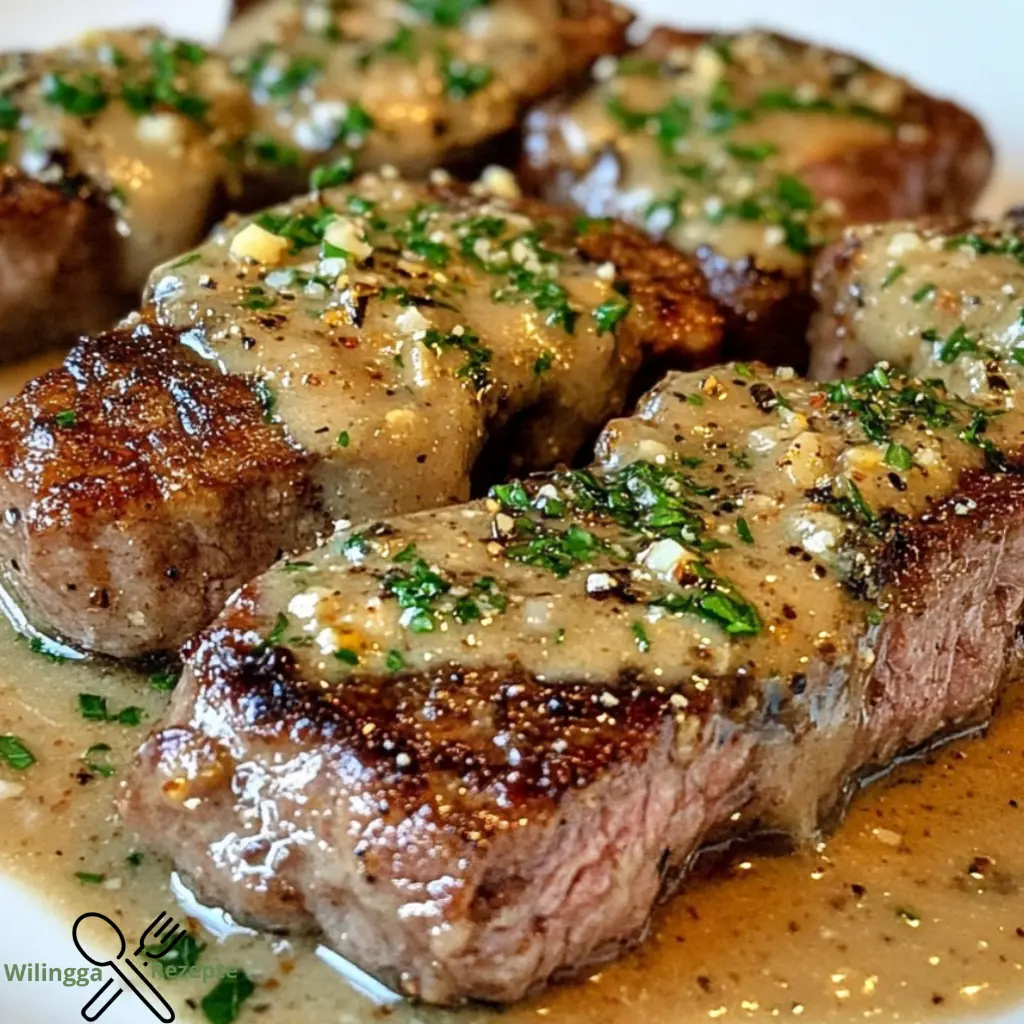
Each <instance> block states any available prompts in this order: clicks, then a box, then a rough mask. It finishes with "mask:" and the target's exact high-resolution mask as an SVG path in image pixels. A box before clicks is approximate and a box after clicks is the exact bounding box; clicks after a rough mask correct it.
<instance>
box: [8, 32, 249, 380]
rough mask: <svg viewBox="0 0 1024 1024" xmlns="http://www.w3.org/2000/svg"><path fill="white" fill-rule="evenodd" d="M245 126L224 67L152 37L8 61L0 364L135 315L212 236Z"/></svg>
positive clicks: (104, 35)
mask: <svg viewBox="0 0 1024 1024" xmlns="http://www.w3.org/2000/svg"><path fill="white" fill-rule="evenodd" d="M249 117H250V106H249V102H248V97H247V95H246V91H245V89H244V88H243V87H242V86H241V85H240V84H239V83H238V82H236V81H235V80H234V79H233V78H232V77H231V74H230V72H229V70H228V65H227V62H226V61H225V60H223V59H221V58H219V57H217V56H215V55H213V54H210V53H208V52H207V51H206V50H205V49H203V48H202V47H201V46H198V45H197V44H193V43H187V42H185V41H182V40H178V39H173V38H169V37H167V36H164V35H162V34H160V33H158V32H156V31H154V30H152V29H141V30H138V31H133V32H95V33H92V34H91V35H90V36H89V37H88V39H86V40H83V41H81V42H79V43H76V44H74V45H72V46H64V47H59V48H56V49H54V50H50V51H48V52H45V53H32V54H27V53H13V54H0V157H2V158H0V360H8V359H14V358H18V357H19V356H22V355H25V354H27V353H28V352H31V351H38V350H39V349H41V348H43V347H46V346H49V345H54V344H57V343H61V342H70V341H71V340H72V339H74V338H75V337H76V336H77V335H79V334H81V333H84V332H86V331H90V330H102V329H104V328H106V327H109V326H110V325H111V324H112V323H113V322H114V321H115V319H116V318H117V317H118V316H120V315H121V314H123V313H125V312H127V311H128V310H129V309H131V307H132V306H133V305H134V304H135V303H136V302H137V300H138V296H139V292H140V291H141V289H142V286H143V285H144V284H145V282H146V277H147V275H148V274H149V272H150V270H152V268H153V267H154V266H155V265H156V264H157V263H160V262H161V261H163V260H166V259H169V258H170V257H171V256H173V255H174V254H175V253H177V252H180V251H181V250H182V249H184V248H186V247H187V246H189V245H193V244H194V243H195V242H196V241H197V240H198V239H199V238H201V237H202V235H203V233H204V232H205V231H206V229H207V228H208V227H209V224H210V221H211V217H212V215H213V213H214V211H215V210H216V208H217V206H218V205H219V204H220V203H221V202H222V201H223V196H224V192H225V190H226V189H227V187H228V184H229V178H230V174H229V163H228V161H227V159H226V157H225V151H226V150H227V149H228V148H230V147H232V146H235V145H238V144H240V142H241V140H242V138H243V137H244V135H245V133H246V132H247V130H248V128H249ZM182 197H186V198H185V200H184V201H183V200H182Z"/></svg>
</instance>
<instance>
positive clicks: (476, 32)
mask: <svg viewBox="0 0 1024 1024" xmlns="http://www.w3.org/2000/svg"><path fill="white" fill-rule="evenodd" d="M569 9H570V10H571V7H570V8H569ZM566 10H567V9H566V6H565V5H564V4H560V3H559V2H557V0H526V2H522V0H493V2H489V0H465V2H460V3H458V4H451V3H447V4H445V3H434V2H431V0H344V2H339V0H306V2H297V0H272V2H270V3H265V4H262V5H259V6H257V7H256V9H255V10H254V11H253V12H252V13H250V14H247V15H245V16H243V17H242V18H240V19H239V20H238V21H237V22H235V24H234V25H233V26H232V27H231V28H230V29H229V31H228V35H227V38H226V40H225V47H224V48H225V51H226V52H227V53H229V54H233V55H235V61H234V64H233V67H234V68H235V71H236V73H237V74H239V75H240V77H242V78H243V79H244V80H245V81H247V83H248V84H249V87H250V89H251V93H252V97H253V101H254V103H255V107H256V111H255V122H256V123H255V130H254V133H253V136H252V137H251V139H250V140H249V142H248V144H247V147H246V163H247V165H248V167H249V170H250V171H251V172H253V173H254V174H256V175H263V176H266V177H268V178H274V177H275V176H276V177H278V178H288V177H292V178H293V179H294V178H295V177H296V176H297V175H298V176H299V180H300V181H301V180H304V178H303V177H302V176H303V175H304V173H305V172H306V171H308V169H309V167H311V166H312V165H314V164H315V163H317V162H322V161H323V160H324V159H328V158H331V157H332V156H333V157H337V156H338V155H339V154H341V153H344V152H352V153H354V154H355V155H356V159H357V161H358V163H359V166H360V167H364V168H367V169H370V168H374V167H379V166H380V165H381V164H382V163H390V164H393V165H395V166H397V167H399V168H401V169H402V170H403V171H405V172H406V173H408V174H410V175H422V174H425V173H426V172H427V171H428V170H430V169H432V168H433V167H435V166H437V165H438V163H439V159H443V158H444V156H445V154H453V153H454V154H461V153H463V152H465V151H466V150H468V149H469V147H471V146H473V145H475V144H477V143H479V142H480V141H481V140H487V139H490V138H493V137H494V136H497V135H500V134H501V133H502V132H505V131H507V130H509V129H511V128H513V127H514V124H515V120H516V117H517V115H518V112H519V110H520V108H521V106H522V105H523V103H524V102H526V101H527V100H529V99H530V98H536V97H539V96H542V95H544V94H545V93H546V92H548V91H550V90H551V89H552V88H554V87H555V86H556V85H557V83H558V82H559V81H561V80H564V79H565V78H566V77H571V76H572V74H573V73H574V72H578V71H580V70H582V69H583V68H584V67H585V66H586V64H587V61H588V52H589V50H590V48H591V47H593V46H594V44H595V43H597V44H598V47H599V49H598V50H597V51H596V52H595V53H593V54H592V56H596V55H597V53H600V52H604V47H605V46H607V48H608V49H616V48H618V46H619V45H620V40H621V33H622V31H623V29H624V26H625V24H626V20H627V19H626V16H625V15H623V14H622V12H618V11H615V10H614V9H613V8H612V7H610V6H609V7H607V8H603V9H602V8H601V7H600V5H597V4H593V5H578V7H577V9H576V10H575V11H573V14H575V15H576V17H578V18H579V26H578V27H577V28H576V29H574V28H573V26H572V25H571V23H570V22H569V21H568V18H567V14H566ZM591 13H593V14H595V15H597V18H598V21H599V22H600V24H599V25H598V24H596V23H595V26H594V29H593V30H592V31H593V34H592V35H590V36H589V37H588V36H587V31H588V30H587V28H586V26H587V20H586V17H587V15H588V14H591ZM571 16H572V15H570V16H569V17H571ZM576 32H578V33H579V36H578V37H577V36H576V35H575V34H574V33H576ZM604 33H607V39H606V40H605V39H603V38H602V35H603V34H604Z"/></svg>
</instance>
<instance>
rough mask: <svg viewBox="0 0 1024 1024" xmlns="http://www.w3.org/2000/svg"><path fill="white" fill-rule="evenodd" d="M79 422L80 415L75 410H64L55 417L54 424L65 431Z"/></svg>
mask: <svg viewBox="0 0 1024 1024" xmlns="http://www.w3.org/2000/svg"><path fill="white" fill-rule="evenodd" d="M77 420H78V413H76V412H75V410H74V409H62V410H61V411H60V412H59V413H57V415H56V416H54V417H53V422H54V423H56V424H57V426H58V427H61V428H62V429H64V430H67V429H68V428H69V427H73V426H74V425H75V423H76V422H77Z"/></svg>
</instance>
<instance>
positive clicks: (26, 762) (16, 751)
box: [0, 733, 36, 772]
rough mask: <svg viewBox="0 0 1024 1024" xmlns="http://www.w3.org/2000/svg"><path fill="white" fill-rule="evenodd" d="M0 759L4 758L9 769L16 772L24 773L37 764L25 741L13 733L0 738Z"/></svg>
mask: <svg viewBox="0 0 1024 1024" xmlns="http://www.w3.org/2000/svg"><path fill="white" fill-rule="evenodd" d="M0 758H3V760H4V763H5V764H6V765H7V767H8V768H13V769H14V770H15V771H16V772H23V771H25V769H26V768H31V767H32V765H34V764H35V763H36V759H35V757H34V755H33V754H32V751H30V750H29V749H28V747H26V746H25V743H24V741H23V740H22V739H20V738H19V737H17V736H14V735H12V734H11V733H7V735H6V736H0Z"/></svg>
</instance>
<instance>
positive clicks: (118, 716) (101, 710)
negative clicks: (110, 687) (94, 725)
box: [78, 693, 146, 725]
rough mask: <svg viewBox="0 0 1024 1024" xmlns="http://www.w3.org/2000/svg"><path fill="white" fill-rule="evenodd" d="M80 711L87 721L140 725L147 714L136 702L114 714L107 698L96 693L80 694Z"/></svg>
mask: <svg viewBox="0 0 1024 1024" xmlns="http://www.w3.org/2000/svg"><path fill="white" fill-rule="evenodd" d="M78 711H79V714H81V716H82V717H83V718H84V719H86V720H87V721H90V722H117V723H118V724H120V725H139V724H140V723H141V721H142V719H143V718H144V717H145V714H146V713H145V711H144V710H143V709H142V708H140V707H136V706H135V705H134V704H132V705H129V706H127V707H124V708H122V709H121V710H120V711H118V712H116V713H114V714H112V713H111V712H110V711H109V709H108V708H107V698H106V697H100V696H99V695H97V694H95V693H80V694H79V695H78Z"/></svg>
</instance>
